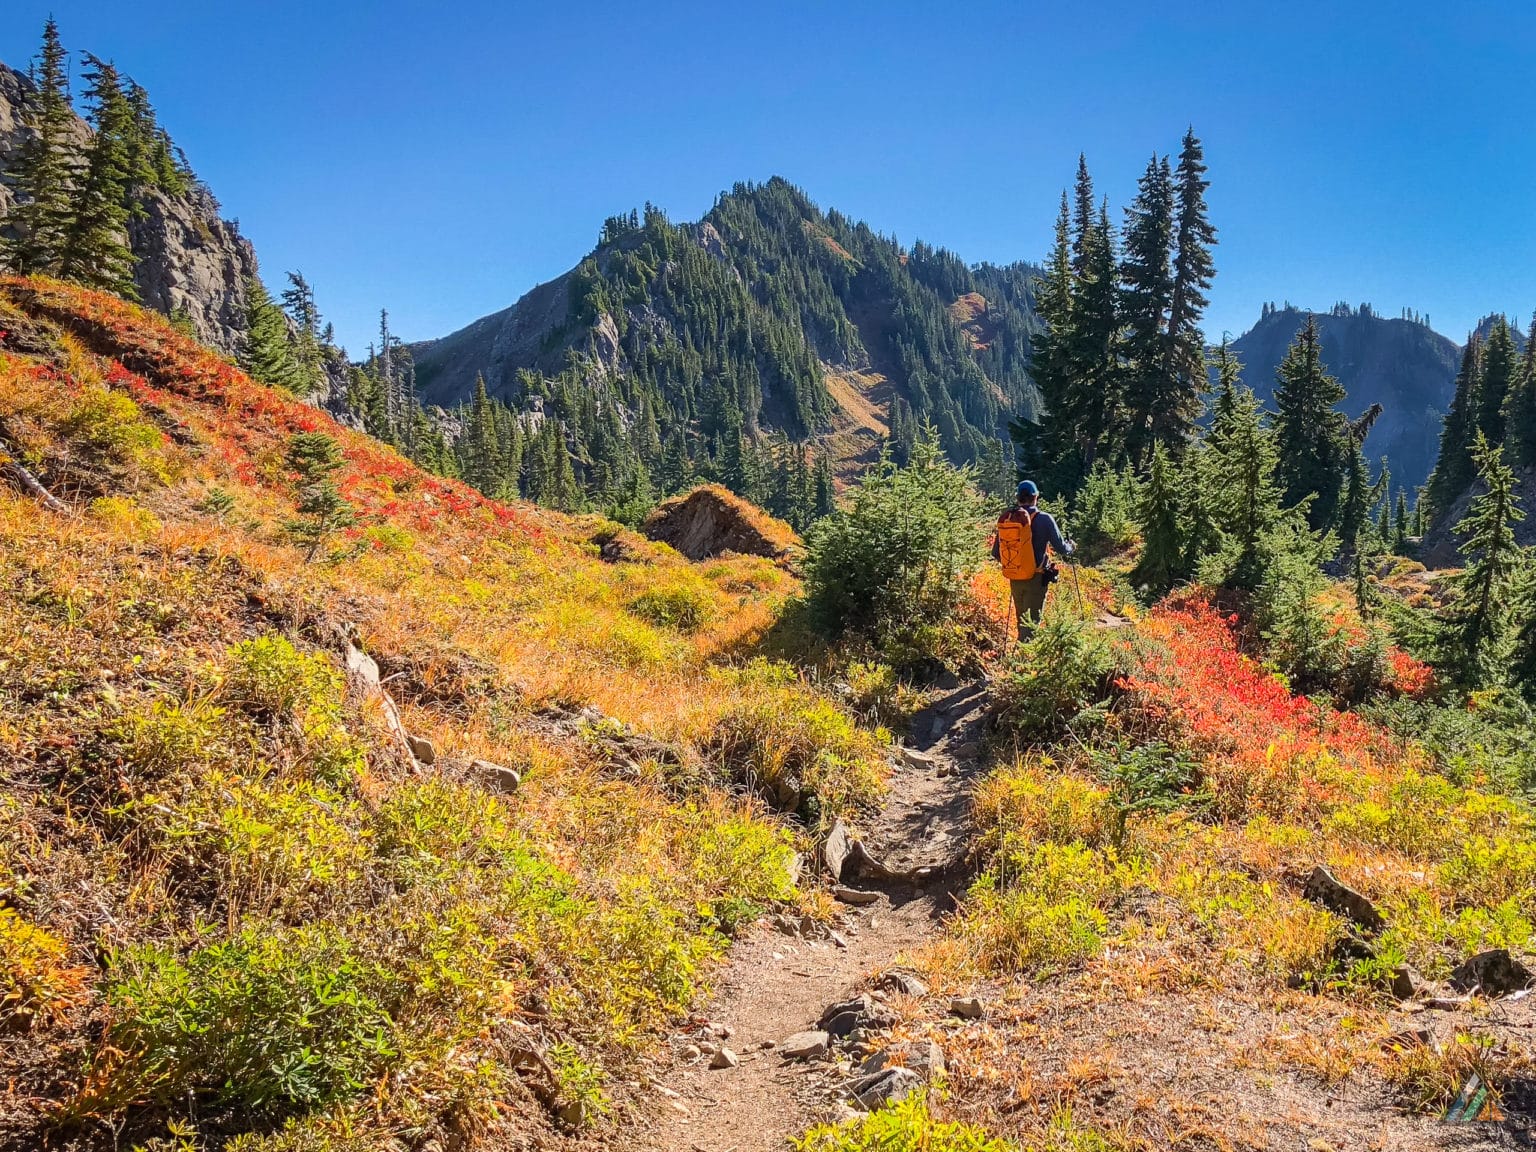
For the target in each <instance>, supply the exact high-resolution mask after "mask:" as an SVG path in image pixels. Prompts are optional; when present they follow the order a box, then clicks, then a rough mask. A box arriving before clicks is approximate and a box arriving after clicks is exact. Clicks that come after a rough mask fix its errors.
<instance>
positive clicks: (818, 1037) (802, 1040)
mask: <svg viewBox="0 0 1536 1152" xmlns="http://www.w3.org/2000/svg"><path fill="white" fill-rule="evenodd" d="M831 1043H832V1037H830V1036H828V1035H827V1034H826V1033H825V1032H822V1031H820V1030H819V1029H818V1030H815V1031H811V1032H796V1033H795V1034H794V1035H793V1036H786V1037H785V1038H784V1039H783V1040H782V1041H780V1042H779V1054H780V1055H781V1056H783V1057H784V1059H786V1060H811V1059H814V1058H815V1057H817V1056H825V1055H826V1054H827V1048H828V1046H829V1045H830V1044H831Z"/></svg>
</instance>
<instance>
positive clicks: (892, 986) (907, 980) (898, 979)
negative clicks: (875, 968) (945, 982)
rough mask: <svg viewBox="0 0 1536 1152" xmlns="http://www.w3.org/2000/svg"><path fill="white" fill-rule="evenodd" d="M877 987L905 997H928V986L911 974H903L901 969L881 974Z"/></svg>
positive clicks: (876, 981) (876, 983)
mask: <svg viewBox="0 0 1536 1152" xmlns="http://www.w3.org/2000/svg"><path fill="white" fill-rule="evenodd" d="M875 987H877V988H884V989H886V990H887V991H889V992H900V993H901V994H902V995H903V996H918V997H922V996H926V995H928V985H926V984H924V983H923V982H922V981H921V980H919V979H918V978H917V977H916V976H914V975H912V973H910V972H903V971H902V970H901V969H899V968H891V969H889V970H887V971H885V972H882V973H880V975H879V977H877V978H876V980H875Z"/></svg>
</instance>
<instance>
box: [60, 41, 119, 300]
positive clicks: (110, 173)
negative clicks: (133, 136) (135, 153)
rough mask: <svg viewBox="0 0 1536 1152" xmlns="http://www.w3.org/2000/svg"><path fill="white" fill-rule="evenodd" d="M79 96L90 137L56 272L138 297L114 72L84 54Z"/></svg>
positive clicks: (86, 283)
mask: <svg viewBox="0 0 1536 1152" xmlns="http://www.w3.org/2000/svg"><path fill="white" fill-rule="evenodd" d="M85 59H86V72H85V81H86V91H85V97H86V100H87V102H88V103H89V105H90V109H91V124H92V127H94V128H95V130H96V132H95V135H94V136H92V137H91V142H90V145H89V146H88V147H87V148H86V153H85V171H84V173H83V174H82V176H81V177H80V181H79V184H78V186H77V187H76V190H75V195H74V200H73V203H72V204H71V210H72V215H71V218H70V221H69V227H68V228H67V229H66V230H65V233H64V250H63V253H62V255H61V258H60V260H59V274H60V275H61V276H63V277H64V278H65V279H67V280H74V281H76V282H78V283H80V284H84V285H86V286H87V287H90V288H98V289H100V290H102V291H105V292H115V293H116V294H117V295H119V296H123V297H126V298H127V299H130V300H137V299H138V290H137V289H136V288H135V287H134V284H133V253H132V251H130V250H129V248H128V236H127V228H128V179H129V171H128V137H129V135H130V133H131V132H132V130H133V123H132V114H131V112H130V111H129V108H128V101H127V99H126V97H124V95H123V89H122V83H121V81H120V80H119V78H118V74H117V69H116V68H114V67H113V66H112V65H111V64H109V63H107V62H105V61H103V60H100V59H98V58H97V57H95V56H91V55H89V54H88V55H87V56H86V58H85Z"/></svg>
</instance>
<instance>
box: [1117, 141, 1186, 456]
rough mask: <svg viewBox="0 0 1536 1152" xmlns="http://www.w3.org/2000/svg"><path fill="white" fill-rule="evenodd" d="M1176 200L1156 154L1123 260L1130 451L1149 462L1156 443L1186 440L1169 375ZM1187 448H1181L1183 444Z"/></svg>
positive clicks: (1128, 228) (1133, 211) (1142, 184)
mask: <svg viewBox="0 0 1536 1152" xmlns="http://www.w3.org/2000/svg"><path fill="white" fill-rule="evenodd" d="M1173 217H1174V200H1173V181H1172V173H1171V171H1170V169H1169V167H1168V160H1167V158H1166V157H1161V158H1160V157H1158V156H1155V155H1154V156H1153V157H1152V159H1151V160H1150V161H1149V162H1148V164H1147V167H1146V171H1145V172H1143V173H1142V175H1141V179H1140V180H1139V181H1138V183H1137V191H1136V198H1135V200H1134V201H1133V202H1132V204H1131V206H1130V208H1128V209H1126V222H1125V243H1124V250H1123V254H1122V257H1121V262H1120V282H1121V315H1122V318H1123V320H1124V324H1125V357H1126V361H1127V363H1126V374H1127V384H1126V404H1127V407H1128V409H1129V416H1130V426H1129V428H1128V430H1127V436H1126V448H1127V451H1128V452H1129V454H1130V458H1131V460H1132V461H1133V462H1135V463H1137V464H1144V463H1145V462H1146V461H1147V459H1148V457H1149V455H1150V453H1151V448H1152V444H1153V443H1154V442H1157V441H1163V442H1164V443H1169V442H1170V438H1174V437H1182V435H1183V430H1184V429H1183V419H1182V416H1181V412H1182V411H1183V405H1182V398H1181V397H1180V396H1179V395H1178V391H1179V390H1178V387H1177V382H1176V381H1174V380H1173V379H1172V378H1171V377H1170V376H1169V373H1168V366H1169V364H1170V362H1171V357H1170V356H1169V341H1168V309H1169V306H1170V305H1171V303H1172V298H1173V236H1174V218H1173ZM1179 447H1182V444H1180V445H1179Z"/></svg>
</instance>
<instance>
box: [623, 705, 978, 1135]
mask: <svg viewBox="0 0 1536 1152" xmlns="http://www.w3.org/2000/svg"><path fill="white" fill-rule="evenodd" d="M986 700H987V693H986V691H985V686H984V685H982V684H973V685H968V686H964V687H961V688H959V689H957V690H955V691H953V692H951V693H949V694H947V695H946V696H944V697H942V698H941V699H939V700H938V701H937V702H935V703H934V704H933V705H931V706H930V707H928V708H926V709H924V710H923V711H922V712H920V713H918V715H917V716H916V717H915V718H914V720H913V723H912V728H911V735H910V738H909V740H908V742H907V747H906V748H905V749H903V750H902V752H901V755H900V757H899V762H898V764H897V766H896V768H895V770H894V772H893V774H892V779H891V787H890V792H889V794H888V796H887V798H886V803H885V806H884V808H882V809H881V811H880V812H879V813H877V814H875V815H874V816H873V817H871V818H869V819H867V820H865V821H862V822H861V823H860V824H859V826H858V827H857V828H856V829H851V830H850V829H842V828H834V830H833V833H832V836H831V837H830V838H829V840H828V844H827V848H826V849H825V850H824V853H823V860H822V861H819V862H818V863H820V864H822V865H823V866H824V865H825V863H826V860H827V859H829V858H830V859H831V860H832V861H833V862H834V863H838V862H840V867H839V869H838V871H839V872H840V873H841V875H840V876H836V877H834V879H836V880H838V881H839V882H838V883H837V884H836V886H835V887H834V889H833V891H834V893H835V894H836V895H837V896H838V899H839V900H840V901H841V902H842V903H843V906H844V908H845V913H844V915H843V917H842V923H841V924H840V925H834V926H832V927H826V926H821V925H817V924H815V923H814V922H813V921H810V920H808V919H807V920H804V921H798V920H795V919H793V918H791V917H783V916H781V917H778V918H776V919H775V920H773V921H770V922H766V923H764V924H762V925H760V926H759V928H758V929H757V930H756V931H755V932H754V933H753V934H752V935H751V936H749V937H748V938H746V939H744V940H742V941H741V942H739V943H738V944H737V945H736V947H735V948H734V949H733V952H732V957H731V960H730V961H729V963H728V964H727V965H726V967H725V968H724V969H723V971H722V972H721V973H720V975H719V977H718V979H717V982H716V991H715V994H714V996H713V997H712V998H711V999H710V1001H709V1002H707V1003H706V1004H705V1005H703V1006H702V1007H701V1009H700V1011H699V1013H698V1014H697V1015H696V1016H695V1017H693V1019H692V1020H691V1021H690V1022H689V1025H688V1027H687V1028H686V1029H684V1030H681V1031H679V1032H678V1033H677V1034H675V1035H674V1036H673V1038H672V1042H671V1048H672V1052H671V1062H670V1066H665V1065H666V1061H665V1060H663V1062H662V1063H663V1065H664V1066H663V1067H662V1068H660V1069H658V1071H657V1074H656V1077H655V1080H656V1083H655V1086H654V1088H653V1091H654V1092H655V1094H656V1097H657V1099H656V1107H655V1110H654V1113H653V1116H652V1117H651V1119H650V1120H649V1125H650V1128H651V1130H650V1131H649V1132H647V1133H646V1134H645V1136H644V1137H643V1140H644V1143H643V1145H642V1146H644V1147H648V1148H653V1149H656V1150H658V1152H759V1150H762V1152H767V1150H769V1149H772V1150H775V1152H779V1150H782V1149H784V1148H785V1147H786V1142H787V1140H788V1139H789V1138H790V1137H791V1136H796V1135H799V1134H800V1133H801V1132H803V1131H805V1129H806V1128H808V1127H809V1126H811V1125H812V1124H815V1123H816V1122H818V1121H821V1120H825V1119H827V1118H829V1117H836V1116H838V1115H846V1114H847V1110H848V1108H849V1107H850V1106H852V1105H853V1104H855V1103H857V1102H856V1101H854V1100H853V1096H854V1094H855V1093H862V1094H864V1097H865V1099H866V1100H871V1101H873V1100H876V1099H881V1098H885V1096H886V1095H888V1094H890V1093H892V1092H896V1093H898V1094H899V1093H900V1092H901V1091H902V1090H903V1089H904V1088H907V1087H910V1086H912V1085H915V1084H916V1083H917V1082H918V1080H917V1079H916V1077H918V1076H921V1075H924V1074H925V1073H926V1070H927V1066H928V1065H929V1064H931V1062H933V1061H936V1060H942V1054H940V1053H938V1052H937V1051H931V1052H930V1051H929V1050H928V1049H927V1048H926V1047H925V1049H924V1050H923V1051H913V1052H906V1053H904V1054H903V1055H902V1057H901V1060H902V1061H903V1062H904V1063H905V1065H907V1067H908V1068H910V1069H911V1070H912V1071H910V1072H909V1071H907V1070H906V1069H899V1070H896V1069H891V1068H884V1069H878V1070H877V1069H874V1068H873V1067H871V1069H870V1070H869V1071H866V1070H865V1064H866V1063H867V1061H865V1060H864V1059H863V1058H862V1056H861V1053H860V1036H859V1034H858V1030H859V1029H866V1030H874V1029H876V1028H878V1027H880V1026H881V1025H882V1021H889V1020H892V1019H893V1017H892V1016H891V1015H890V1014H889V1013H890V1009H889V1008H888V1007H887V1005H888V1004H891V1003H893V1002H896V1001H898V1000H899V998H901V997H903V996H908V995H911V994H913V993H916V994H917V995H922V994H924V993H925V992H926V989H924V988H923V986H922V985H921V983H920V982H917V981H915V979H914V977H912V975H911V974H910V973H909V972H906V971H904V970H902V969H901V968H900V961H901V958H902V956H903V955H904V954H906V953H908V952H911V951H912V950H914V949H916V948H918V947H919V946H921V945H922V944H924V943H925V942H926V941H928V940H929V939H930V938H931V937H932V936H933V935H934V934H935V933H936V932H937V930H938V927H939V924H940V921H941V920H942V918H943V917H944V916H945V915H946V914H948V913H949V912H950V911H951V910H953V908H954V907H955V894H956V893H958V892H959V891H960V890H961V889H962V888H963V885H964V881H965V879H966V877H965V868H964V863H965V862H964V850H965V842H966V837H965V822H966V818H967V813H968V810H969V803H970V784H971V780H972V777H973V775H974V774H975V772H976V770H977V765H978V762H979V752H980V744H981V736H982V730H983V725H984V722H985V707H984V705H985V703H986ZM957 1007H963V1006H960V1005H958V1004H957ZM850 1033H851V1035H850ZM840 1034H841V1035H840ZM829 1044H831V1045H834V1046H835V1051H833V1052H832V1054H831V1055H832V1056H833V1059H827V1058H825V1053H826V1052H827V1046H828V1045H829ZM935 1047H936V1046H935ZM880 1062H881V1059H880V1057H876V1058H875V1060H874V1061H873V1064H879V1063H880ZM641 1123H642V1124H645V1123H646V1121H643V1120H642V1121H641Z"/></svg>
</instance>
